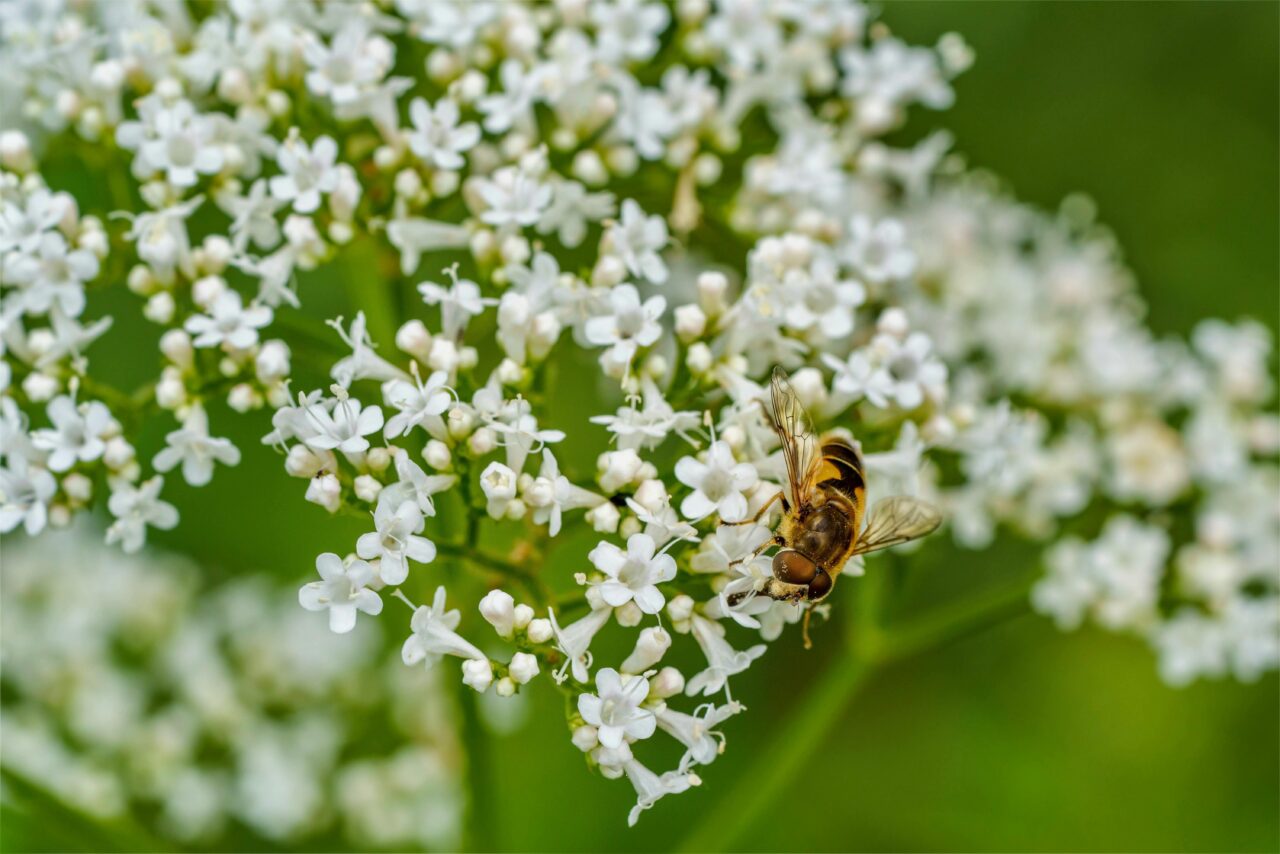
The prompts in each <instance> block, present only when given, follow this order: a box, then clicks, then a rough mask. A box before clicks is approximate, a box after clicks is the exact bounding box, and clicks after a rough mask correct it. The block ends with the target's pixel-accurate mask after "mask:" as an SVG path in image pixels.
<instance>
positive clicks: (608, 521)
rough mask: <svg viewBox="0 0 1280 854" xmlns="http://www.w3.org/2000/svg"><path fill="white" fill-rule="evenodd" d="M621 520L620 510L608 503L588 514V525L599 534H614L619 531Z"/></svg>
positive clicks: (600, 505) (598, 506)
mask: <svg viewBox="0 0 1280 854" xmlns="http://www.w3.org/2000/svg"><path fill="white" fill-rule="evenodd" d="M621 519H622V514H620V513H619V512H618V508H617V507H614V506H613V505H612V504H611V503H609V502H608V501H605V502H603V503H602V504H599V505H597V506H595V507H593V508H592V509H591V510H588V511H587V514H586V520H587V524H589V525H590V526H591V529H592V530H593V531H595V532H596V533H599V534H612V533H613V532H614V531H616V530H618V522H619V521H621Z"/></svg>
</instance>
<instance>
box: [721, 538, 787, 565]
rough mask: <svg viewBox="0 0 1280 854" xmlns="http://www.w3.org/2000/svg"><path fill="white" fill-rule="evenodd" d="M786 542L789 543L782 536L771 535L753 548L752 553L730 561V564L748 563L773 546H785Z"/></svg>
mask: <svg viewBox="0 0 1280 854" xmlns="http://www.w3.org/2000/svg"><path fill="white" fill-rule="evenodd" d="M786 544H787V541H786V540H784V539H782V537H770V538H769V539H767V540H765V541H764V542H763V543H761V544H760V545H758V546H756V547H755V548H754V549H752V551H751V554H749V555H746V556H744V557H740V558H738V559H737V560H731V561H729V566H737V565H738V564H740V563H746V562H747V561H751V560H755V559H756V558H757V557H759V556H760V555H761V554H762V553H764V552H765V551H766V550H767V549H770V548H773V547H774V546H785V545H786Z"/></svg>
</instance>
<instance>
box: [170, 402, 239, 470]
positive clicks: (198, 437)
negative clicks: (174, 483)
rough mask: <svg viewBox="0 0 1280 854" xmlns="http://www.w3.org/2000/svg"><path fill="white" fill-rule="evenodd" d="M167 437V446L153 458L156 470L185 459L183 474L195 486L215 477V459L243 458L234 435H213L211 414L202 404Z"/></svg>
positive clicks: (235, 460) (232, 460) (232, 461)
mask: <svg viewBox="0 0 1280 854" xmlns="http://www.w3.org/2000/svg"><path fill="white" fill-rule="evenodd" d="M164 440H165V443H166V445H167V447H165V448H164V449H163V450H161V451H160V452H159V453H158V454H156V456H155V460H153V461H152V464H153V465H154V466H155V467H156V471H162V472H167V471H169V470H171V469H172V468H173V467H174V466H176V465H177V464H178V463H182V477H183V478H184V479H185V480H186V481H187V483H189V484H191V485H192V486H204V485H205V484H206V483H208V482H209V481H210V480H211V479H212V478H213V464H214V462H215V461H216V462H220V463H222V464H223V465H228V466H234V465H236V464H237V463H239V462H240V449H239V448H237V447H236V446H235V445H233V444H232V443H231V440H230V439H218V438H215V437H213V436H210V435H209V418H208V416H207V415H206V414H205V411H204V409H203V408H202V407H199V406H194V407H192V408H191V411H190V412H189V413H188V414H187V417H186V418H185V419H184V420H183V423H182V428H181V429H179V430H174V431H173V432H171V433H169V434H168V435H167V436H165V437H164Z"/></svg>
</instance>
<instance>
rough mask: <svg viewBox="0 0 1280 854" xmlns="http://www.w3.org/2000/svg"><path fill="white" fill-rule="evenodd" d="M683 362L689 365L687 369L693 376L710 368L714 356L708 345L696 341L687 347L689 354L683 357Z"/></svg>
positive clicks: (713, 362) (699, 374)
mask: <svg viewBox="0 0 1280 854" xmlns="http://www.w3.org/2000/svg"><path fill="white" fill-rule="evenodd" d="M685 364H686V365H688V366H689V370H690V371H691V372H692V373H693V374H694V375H695V376H702V375H703V374H705V373H706V372H707V371H709V370H711V366H712V365H713V364H715V357H714V356H713V355H712V354H711V348H710V347H708V346H707V345H706V344H704V343H703V342H701V341H698V342H696V343H695V344H693V346H691V347H690V348H689V354H688V356H686V357H685Z"/></svg>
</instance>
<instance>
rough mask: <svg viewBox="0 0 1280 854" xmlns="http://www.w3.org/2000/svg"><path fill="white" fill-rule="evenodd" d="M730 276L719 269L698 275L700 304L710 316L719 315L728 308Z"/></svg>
mask: <svg viewBox="0 0 1280 854" xmlns="http://www.w3.org/2000/svg"><path fill="white" fill-rule="evenodd" d="M728 294H729V277H728V276H726V275H725V274H724V273H721V272H720V271H719V270H708V271H707V272H705V273H703V274H701V275H700V276H698V305H700V306H701V307H702V310H703V311H704V312H705V313H706V314H707V316H708V317H719V316H720V315H721V314H723V313H724V311H725V309H727V308H728V302H727V300H726V297H727V296H728Z"/></svg>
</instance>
